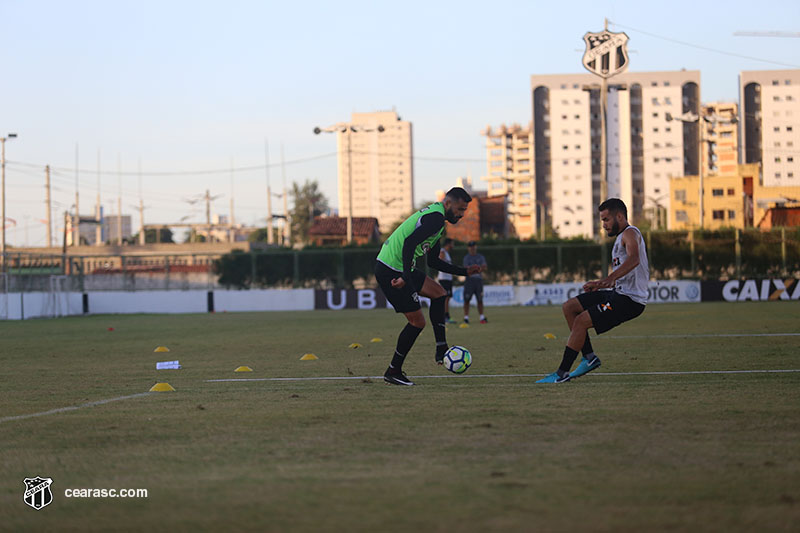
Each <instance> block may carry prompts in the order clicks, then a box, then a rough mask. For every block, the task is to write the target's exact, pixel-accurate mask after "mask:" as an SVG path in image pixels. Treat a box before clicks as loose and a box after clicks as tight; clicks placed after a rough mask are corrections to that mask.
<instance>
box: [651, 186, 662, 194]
mask: <svg viewBox="0 0 800 533" xmlns="http://www.w3.org/2000/svg"><path fill="white" fill-rule="evenodd" d="M653 192H654V193H656V194H658V193H660V192H661V189H659V188H658V187H656V188H655V189H653Z"/></svg>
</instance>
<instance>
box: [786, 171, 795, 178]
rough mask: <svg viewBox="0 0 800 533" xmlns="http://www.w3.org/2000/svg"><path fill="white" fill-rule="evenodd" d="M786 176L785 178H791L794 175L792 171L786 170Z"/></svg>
mask: <svg viewBox="0 0 800 533" xmlns="http://www.w3.org/2000/svg"><path fill="white" fill-rule="evenodd" d="M786 177H787V178H793V177H794V172H787V173H786Z"/></svg>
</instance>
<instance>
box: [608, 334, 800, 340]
mask: <svg viewBox="0 0 800 533" xmlns="http://www.w3.org/2000/svg"><path fill="white" fill-rule="evenodd" d="M707 337H710V338H717V337H800V333H676V334H674V335H603V337H602V338H603V339H685V338H694V339H698V338H707Z"/></svg>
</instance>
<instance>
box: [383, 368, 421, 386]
mask: <svg viewBox="0 0 800 533" xmlns="http://www.w3.org/2000/svg"><path fill="white" fill-rule="evenodd" d="M383 381H385V382H386V383H389V384H391V385H413V384H414V382H413V381H411V380H410V379H408V378H407V377H406V373H405V372H403V371H402V370H401V371H396V370H392V369H389V370H387V371H386V373H385V374H384V375H383Z"/></svg>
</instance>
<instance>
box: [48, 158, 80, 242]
mask: <svg viewBox="0 0 800 533" xmlns="http://www.w3.org/2000/svg"><path fill="white" fill-rule="evenodd" d="M78 161H79V158H78V143H75V219H76V220H75V227H74V228H72V230H73V236H72V242H73V243H75V246H80V244H81V203H80V194H79V192H78V191H79V189H80V183H79V179H78V177H79V171H78ZM48 174H49V172H48ZM47 243H48V244H47V245H48V246H50V239H49V238H48V239H47Z"/></svg>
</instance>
